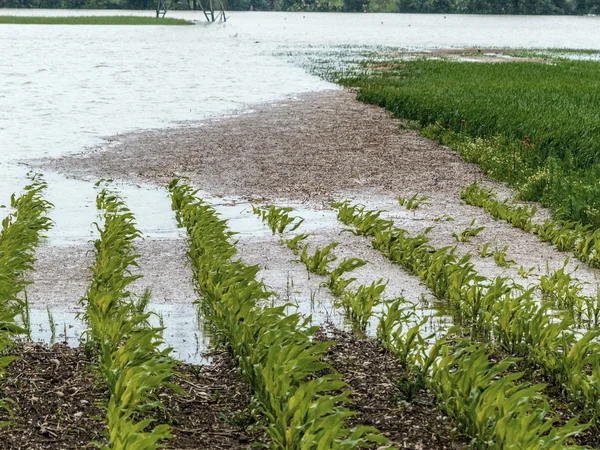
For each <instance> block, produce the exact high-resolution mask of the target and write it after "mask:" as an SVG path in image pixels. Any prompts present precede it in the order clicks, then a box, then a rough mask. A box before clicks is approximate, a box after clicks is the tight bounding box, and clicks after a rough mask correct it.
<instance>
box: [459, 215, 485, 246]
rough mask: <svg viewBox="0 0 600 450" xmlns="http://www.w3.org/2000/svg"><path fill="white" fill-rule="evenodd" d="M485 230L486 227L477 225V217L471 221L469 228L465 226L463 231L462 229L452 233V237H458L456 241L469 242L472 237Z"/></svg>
mask: <svg viewBox="0 0 600 450" xmlns="http://www.w3.org/2000/svg"><path fill="white" fill-rule="evenodd" d="M483 230H485V227H476V226H475V219H473V220H472V221H471V224H470V225H469V226H468V227H467V228H465V229H464V230H463V231H461V232H460V233H458V234H457V233H452V237H454V239H456V242H469V241H470V240H471V238H472V237H475V236H477V235H478V234H479V233H481V232H482V231H483Z"/></svg>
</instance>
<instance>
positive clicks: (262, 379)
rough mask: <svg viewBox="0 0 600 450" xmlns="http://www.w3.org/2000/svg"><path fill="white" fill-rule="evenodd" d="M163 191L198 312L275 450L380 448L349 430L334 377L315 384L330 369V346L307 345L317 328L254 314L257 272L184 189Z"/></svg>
mask: <svg viewBox="0 0 600 450" xmlns="http://www.w3.org/2000/svg"><path fill="white" fill-rule="evenodd" d="M169 190H170V192H171V196H172V200H173V209H174V210H175V211H176V216H177V220H178V222H179V224H180V225H181V226H182V227H185V228H186V229H187V231H188V236H189V241H190V249H189V252H188V255H189V257H190V260H191V262H192V267H193V271H194V277H195V281H196V282H197V286H198V290H199V293H201V295H202V301H201V308H202V310H203V312H204V314H205V316H206V318H207V320H208V321H209V322H210V323H211V324H212V325H213V326H214V328H215V332H216V336H217V338H218V340H219V342H220V343H221V344H222V345H224V346H225V348H227V349H228V351H229V352H230V353H231V354H232V355H233V356H234V358H235V360H236V361H237V364H238V365H239V367H240V370H241V373H242V375H243V376H244V378H246V380H247V381H248V382H249V383H250V385H251V387H252V389H253V391H254V395H255V398H256V400H257V402H258V405H259V407H260V410H261V412H262V413H263V414H264V415H265V417H266V419H267V422H268V423H267V425H266V431H267V433H268V434H269V436H270V438H271V440H272V443H273V446H274V447H275V448H281V449H301V448H317V446H318V447H319V448H340V449H342V448H343V449H350V448H357V447H360V446H367V447H368V446H370V445H371V444H374V443H380V444H382V443H385V442H386V439H385V438H384V437H383V436H381V435H379V434H378V433H377V430H375V429H373V428H370V427H357V428H355V429H352V430H350V429H348V427H347V425H346V419H347V418H349V417H352V416H353V415H355V413H353V412H352V411H350V410H349V409H348V408H346V407H345V406H344V404H345V403H347V402H348V401H349V395H350V391H348V390H346V391H344V392H343V393H341V394H340V393H339V389H342V388H344V387H345V386H346V384H345V383H344V382H343V381H342V380H341V376H340V375H339V374H335V373H328V374H325V375H320V376H319V374H318V372H320V371H322V370H324V369H329V366H328V365H327V364H325V363H324V362H323V361H322V359H323V352H324V351H325V350H326V349H327V348H328V347H329V346H330V345H331V344H332V343H331V342H319V343H316V342H314V341H312V340H311V336H312V335H313V334H314V333H315V332H316V327H307V326H306V325H307V320H302V319H301V318H300V316H299V315H298V314H292V315H286V314H285V306H280V307H275V308H267V307H263V308H261V307H259V306H257V303H258V302H260V301H261V300H264V299H267V298H268V297H270V295H271V293H269V292H267V291H266V289H265V287H264V286H263V285H262V283H260V282H258V281H256V278H255V277H256V273H257V272H258V270H259V268H258V267H256V266H247V265H246V264H244V263H243V262H242V261H241V260H239V259H237V260H236V259H234V257H235V255H236V248H235V245H234V244H232V242H231V238H232V236H233V233H231V232H230V231H228V229H227V224H226V222H225V221H223V220H220V219H219V218H218V216H217V214H216V212H215V210H214V209H213V208H212V207H211V206H210V205H208V204H207V203H205V202H204V201H202V200H201V199H198V198H197V197H196V192H197V191H194V190H193V189H192V188H191V187H190V186H189V185H186V184H182V183H180V182H178V181H177V180H175V181H173V182H172V183H171V185H170V186H169ZM336 391H337V392H338V393H336Z"/></svg>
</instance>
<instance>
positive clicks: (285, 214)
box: [252, 205, 304, 234]
mask: <svg viewBox="0 0 600 450" xmlns="http://www.w3.org/2000/svg"><path fill="white" fill-rule="evenodd" d="M292 211H293V208H289V207H288V208H278V207H277V206H274V205H270V206H268V207H263V208H260V207H257V206H255V205H252V212H253V213H254V214H256V215H257V216H259V217H260V218H261V219H262V221H263V222H267V223H268V224H269V227H270V228H271V232H272V233H273V234H275V233H279V234H282V233H283V232H284V231H285V229H286V228H288V227H290V228H289V229H288V231H295V230H297V229H298V227H299V226H300V225H302V222H304V219H303V218H300V217H290V216H289V214H290V213H291V212H292ZM294 222H295V223H294Z"/></svg>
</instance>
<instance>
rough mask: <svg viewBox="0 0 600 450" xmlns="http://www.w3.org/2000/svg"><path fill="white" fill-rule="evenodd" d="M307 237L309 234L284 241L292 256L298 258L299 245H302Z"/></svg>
mask: <svg viewBox="0 0 600 450" xmlns="http://www.w3.org/2000/svg"><path fill="white" fill-rule="evenodd" d="M309 236H310V234H299V235H297V236H294V237H293V238H291V239H287V240H286V241H285V244H286V245H287V247H288V248H289V249H290V250H291V251H292V252H294V255H296V256H298V254H299V253H300V245H301V244H302V241H304V240H305V239H306V238H307V237H309Z"/></svg>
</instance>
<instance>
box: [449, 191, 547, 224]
mask: <svg viewBox="0 0 600 450" xmlns="http://www.w3.org/2000/svg"><path fill="white" fill-rule="evenodd" d="M460 197H461V198H462V199H463V200H464V201H465V202H466V203H467V204H469V205H473V206H478V207H480V208H483V209H484V211H486V212H488V213H489V214H490V215H491V216H492V217H493V218H494V219H496V220H498V219H500V220H506V221H507V222H508V223H510V224H512V226H514V227H516V228H521V229H522V230H524V231H526V232H530V231H532V229H533V223H532V219H533V216H534V215H535V213H536V211H537V208H536V207H535V206H533V207H531V208H530V207H528V206H519V205H516V204H514V203H512V204H511V203H509V202H508V199H507V200H505V201H503V202H501V201H500V200H498V197H497V196H496V194H495V193H494V192H493V191H492V190H491V189H488V188H486V187H483V186H479V184H478V183H477V182H474V183H473V184H471V185H469V186H466V187H464V188H463V189H462V190H461V193H460Z"/></svg>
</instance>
